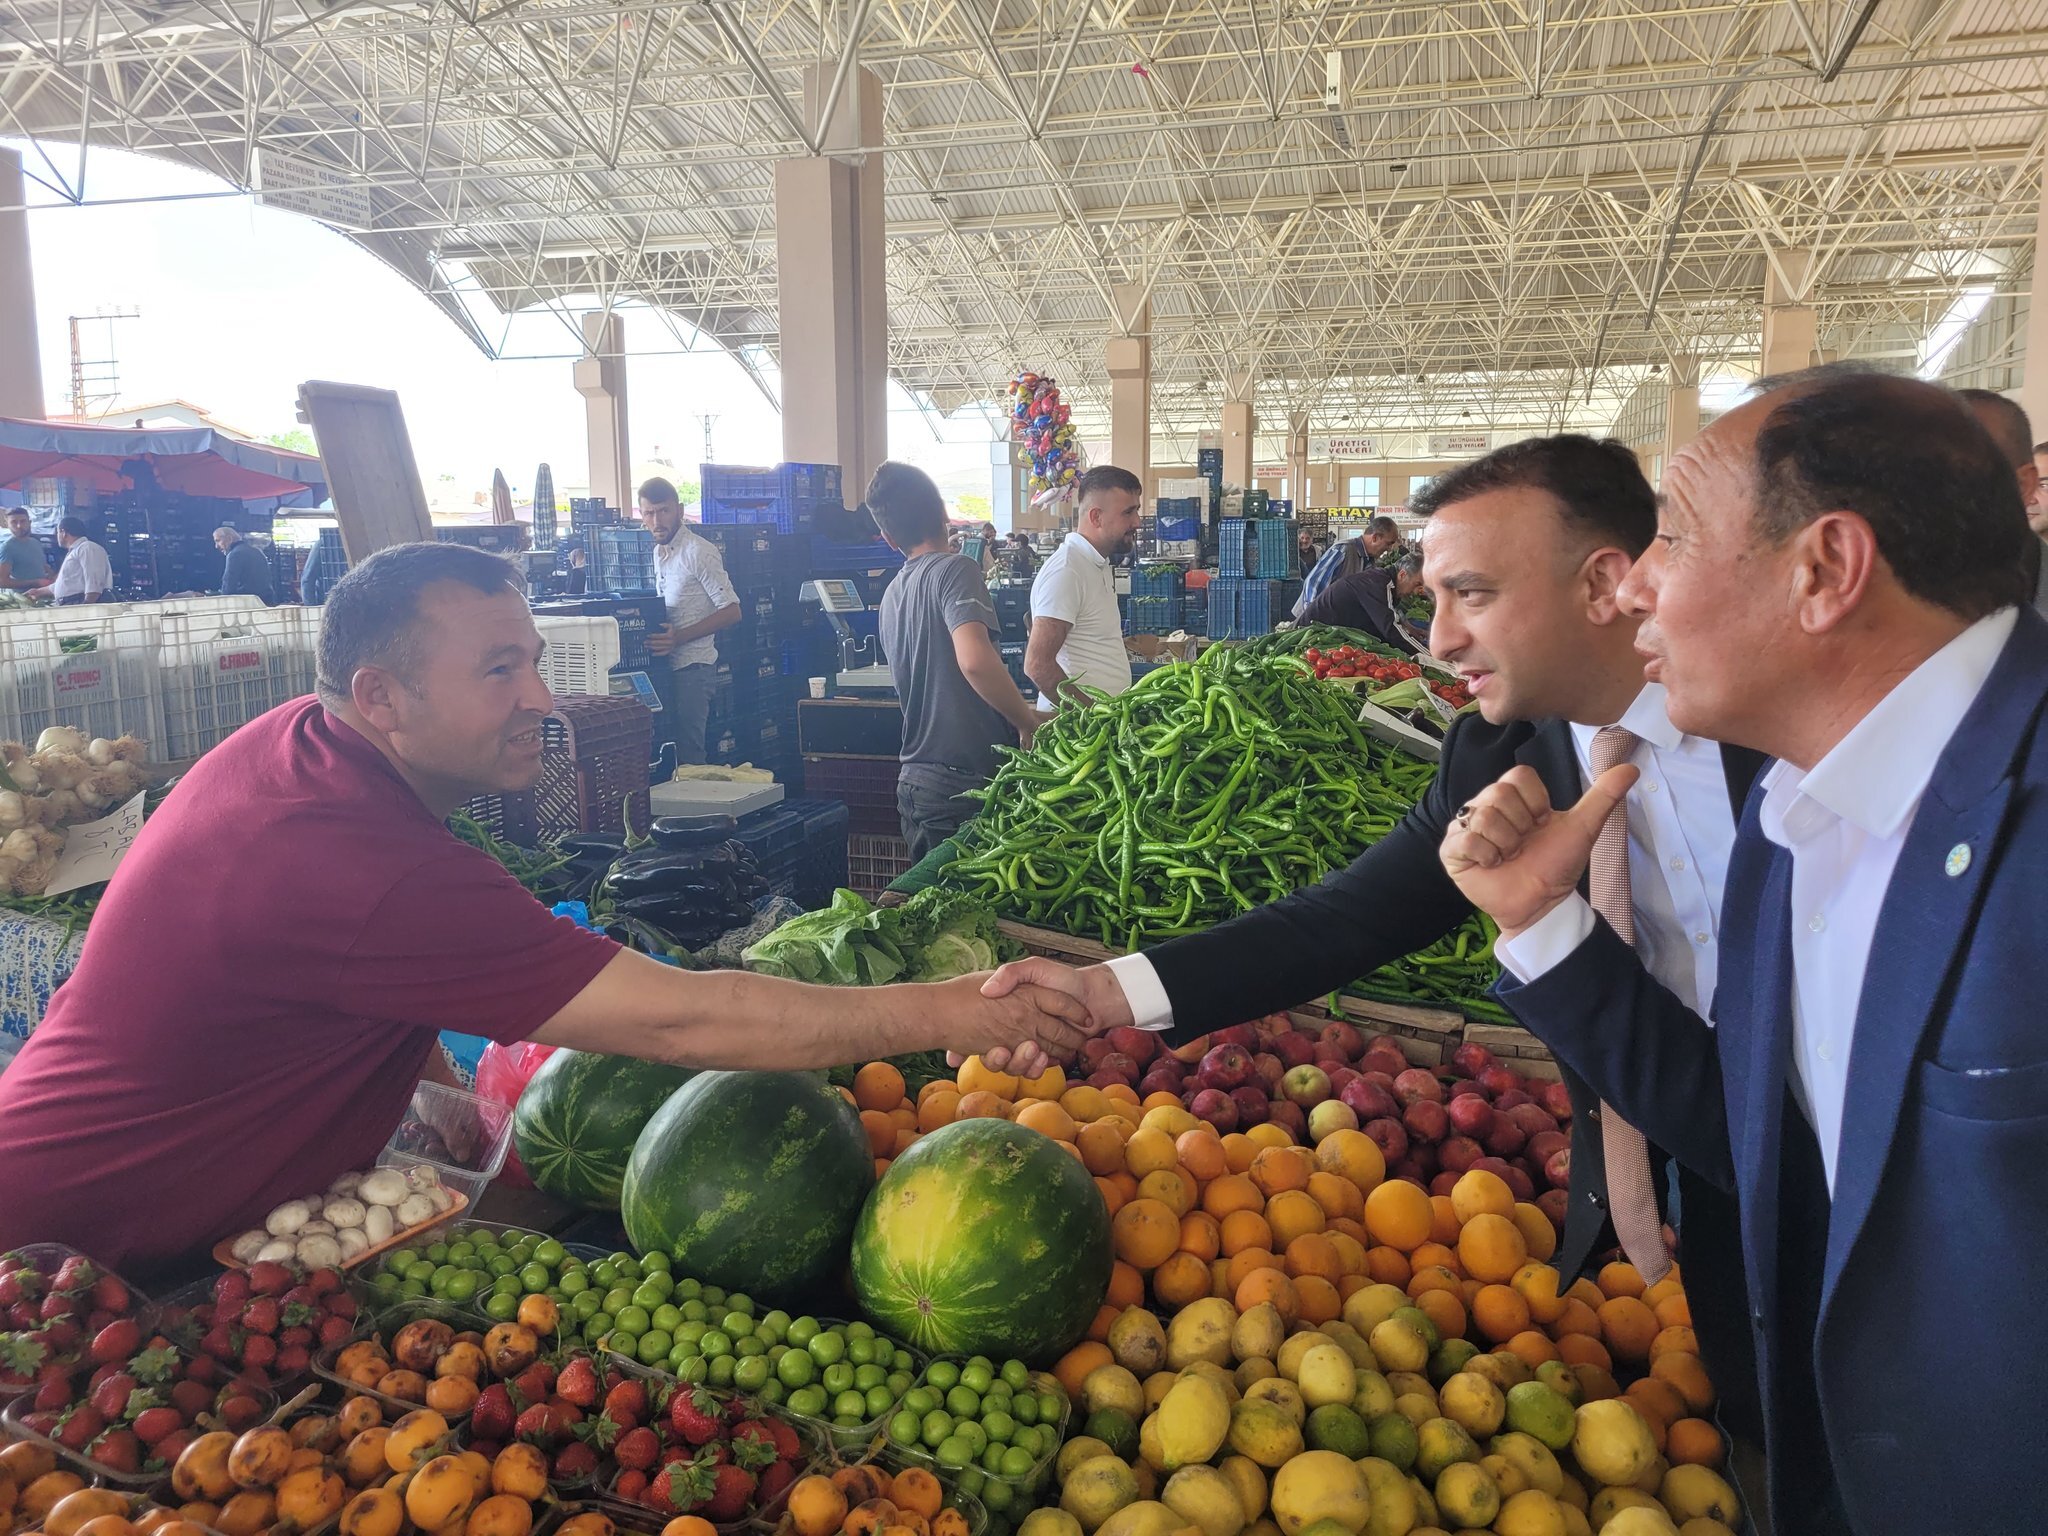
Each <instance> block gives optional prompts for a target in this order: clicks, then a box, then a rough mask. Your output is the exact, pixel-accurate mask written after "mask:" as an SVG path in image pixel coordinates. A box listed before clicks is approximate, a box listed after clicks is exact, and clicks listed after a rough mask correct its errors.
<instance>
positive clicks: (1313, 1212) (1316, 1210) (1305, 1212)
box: [1266, 1189, 1329, 1248]
mask: <svg viewBox="0 0 2048 1536" xmlns="http://www.w3.org/2000/svg"><path fill="white" fill-rule="evenodd" d="M1328 1223H1329V1219H1328V1218H1327V1217H1325V1216H1324V1215H1323V1208H1322V1207H1321V1206H1320V1205H1317V1204H1316V1203H1315V1200H1314V1199H1313V1198H1311V1197H1310V1195H1309V1194H1308V1193H1307V1192H1306V1191H1305V1190H1299V1189H1283V1190H1281V1191H1280V1193H1279V1194H1277V1195H1274V1196H1273V1197H1272V1198H1271V1199H1270V1200H1268V1201H1267V1202H1266V1225H1267V1226H1269V1227H1271V1228H1272V1229H1273V1244H1274V1246H1275V1247H1276V1248H1285V1247H1286V1246H1287V1245H1288V1244H1289V1243H1291V1242H1293V1241H1294V1240H1295V1239H1296V1238H1297V1237H1300V1236H1301V1235H1302V1234H1303V1233H1304V1232H1320V1231H1322V1230H1323V1228H1324V1227H1325V1226H1327V1225H1328Z"/></svg>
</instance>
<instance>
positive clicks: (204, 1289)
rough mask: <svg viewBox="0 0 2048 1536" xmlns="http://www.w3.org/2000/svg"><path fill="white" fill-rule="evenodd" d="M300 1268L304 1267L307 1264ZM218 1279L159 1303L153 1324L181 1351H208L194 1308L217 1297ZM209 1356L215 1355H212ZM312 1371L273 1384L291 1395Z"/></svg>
mask: <svg viewBox="0 0 2048 1536" xmlns="http://www.w3.org/2000/svg"><path fill="white" fill-rule="evenodd" d="M237 1267H240V1266H237ZM298 1267H299V1268H301V1269H303V1266H298ZM216 1278H218V1277H217V1276H214V1275H205V1276H202V1277H201V1278H200V1279H197V1280H194V1281H192V1282H191V1283H190V1284H187V1285H182V1286H180V1287H178V1289H177V1290H175V1291H173V1292H171V1293H170V1295H168V1296H165V1297H162V1298H161V1299H159V1300H158V1302H157V1304H156V1313H155V1318H154V1322H153V1325H152V1326H153V1327H154V1329H155V1331H156V1332H158V1333H161V1334H163V1335H164V1337H166V1338H168V1339H169V1340H170V1341H171V1342H172V1343H173V1344H175V1345H176V1346H177V1347H178V1348H179V1349H180V1350H182V1351H184V1352H186V1353H188V1354H193V1355H198V1354H202V1353H204V1352H203V1351H202V1350H201V1349H200V1348H199V1341H200V1339H201V1337H203V1335H204V1330H203V1329H201V1328H200V1326H199V1324H198V1323H197V1321H195V1320H194V1319H193V1318H192V1316H191V1309H192V1308H193V1307H196V1306H199V1305H200V1304H202V1303H204V1302H210V1301H212V1300H213V1282H214V1280H215V1279H216ZM358 1312H359V1314H360V1306H359V1307H358ZM209 1358H213V1357H210V1356H209ZM215 1364H217V1365H218V1366H219V1367H220V1369H221V1371H222V1372H223V1373H224V1375H225V1376H226V1377H228V1378H232V1377H234V1376H235V1375H236V1374H237V1372H238V1369H239V1367H238V1365H237V1362H235V1361H232V1360H219V1359H215ZM312 1373H313V1368H312V1365H311V1364H310V1363H309V1364H308V1365H307V1367H306V1369H305V1370H303V1371H294V1372H292V1373H291V1374H290V1375H281V1376H279V1377H277V1378H276V1380H274V1381H273V1382H272V1383H271V1385H272V1387H273V1388H275V1389H276V1391H277V1393H278V1395H279V1396H280V1397H289V1396H290V1395H291V1394H292V1393H293V1392H294V1391H296V1390H297V1389H298V1388H299V1387H300V1386H301V1385H303V1384H304V1383H305V1381H306V1380H307V1379H308V1378H309V1377H310V1376H311V1375H312Z"/></svg>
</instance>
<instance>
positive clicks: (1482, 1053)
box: [1451, 1040, 1493, 1077]
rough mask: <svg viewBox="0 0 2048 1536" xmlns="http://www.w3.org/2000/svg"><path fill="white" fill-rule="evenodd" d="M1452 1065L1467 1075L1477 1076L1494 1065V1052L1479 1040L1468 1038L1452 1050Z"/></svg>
mask: <svg viewBox="0 0 2048 1536" xmlns="http://www.w3.org/2000/svg"><path fill="white" fill-rule="evenodd" d="M1451 1065H1452V1066H1454V1067H1456V1068H1457V1069H1458V1070H1459V1071H1460V1072H1462V1073H1464V1074H1465V1075H1466V1076H1467V1077H1477V1076H1478V1075H1479V1074H1480V1073H1482V1072H1484V1071H1485V1070H1486V1069H1487V1068H1488V1067H1490V1066H1492V1065H1493V1052H1491V1051H1489V1050H1488V1049H1487V1048H1486V1047H1485V1046H1483V1045H1480V1044H1479V1043H1478V1042H1477V1041H1473V1040H1467V1041H1466V1042H1465V1043H1464V1044H1463V1045H1461V1046H1459V1047H1458V1048H1457V1049H1456V1050H1455V1051H1453V1052H1451Z"/></svg>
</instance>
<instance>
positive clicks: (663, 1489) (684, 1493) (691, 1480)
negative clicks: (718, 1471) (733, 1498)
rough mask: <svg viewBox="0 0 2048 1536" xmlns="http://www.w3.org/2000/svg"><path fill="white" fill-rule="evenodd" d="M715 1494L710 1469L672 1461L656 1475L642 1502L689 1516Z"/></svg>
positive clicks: (701, 1465)
mask: <svg viewBox="0 0 2048 1536" xmlns="http://www.w3.org/2000/svg"><path fill="white" fill-rule="evenodd" d="M716 1491H717V1490H716V1487H715V1485H714V1482H713V1474H712V1469H711V1468H710V1467H708V1466H706V1465H704V1464H703V1463H701V1462H693V1461H671V1462H669V1463H668V1465H667V1466H665V1467H663V1468H662V1469H661V1470H660V1471H659V1472H657V1473H655V1474H654V1480H653V1481H652V1482H650V1483H649V1484H648V1485H647V1493H646V1496H645V1498H644V1499H643V1501H642V1502H644V1503H646V1504H649V1505H652V1506H653V1507H654V1508H656V1509H660V1510H675V1511H677V1512H679V1513H685V1514H687V1513H689V1512H690V1511H692V1510H695V1509H696V1508H697V1507H698V1506H699V1505H700V1504H702V1503H703V1502H704V1501H705V1500H706V1499H708V1498H710V1497H711V1495H712V1494H713V1493H714V1492H716Z"/></svg>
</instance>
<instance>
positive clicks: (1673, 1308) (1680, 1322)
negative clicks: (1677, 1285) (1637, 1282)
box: [1643, 1282, 1692, 1328]
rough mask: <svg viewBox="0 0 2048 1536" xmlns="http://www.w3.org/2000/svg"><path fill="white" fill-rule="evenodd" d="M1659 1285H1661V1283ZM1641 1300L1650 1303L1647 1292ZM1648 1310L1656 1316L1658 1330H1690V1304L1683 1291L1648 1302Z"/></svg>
mask: <svg viewBox="0 0 2048 1536" xmlns="http://www.w3.org/2000/svg"><path fill="white" fill-rule="evenodd" d="M1659 1283H1660V1284H1661V1283H1662V1282H1659ZM1651 1289H1653V1290H1654V1289H1655V1287H1654V1286H1653V1287H1652V1288H1651ZM1643 1300H1645V1301H1650V1294H1649V1292H1648V1291H1645V1292H1644V1293H1643ZM1650 1310H1651V1311H1652V1312H1654V1313H1656V1314H1657V1325H1658V1326H1659V1327H1660V1328H1690V1327H1691V1326H1692V1303H1691V1302H1690V1301H1687V1300H1686V1298H1685V1292H1683V1291H1674V1292H1672V1293H1671V1294H1670V1295H1668V1296H1662V1297H1659V1298H1658V1299H1657V1300H1655V1301H1650Z"/></svg>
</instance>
